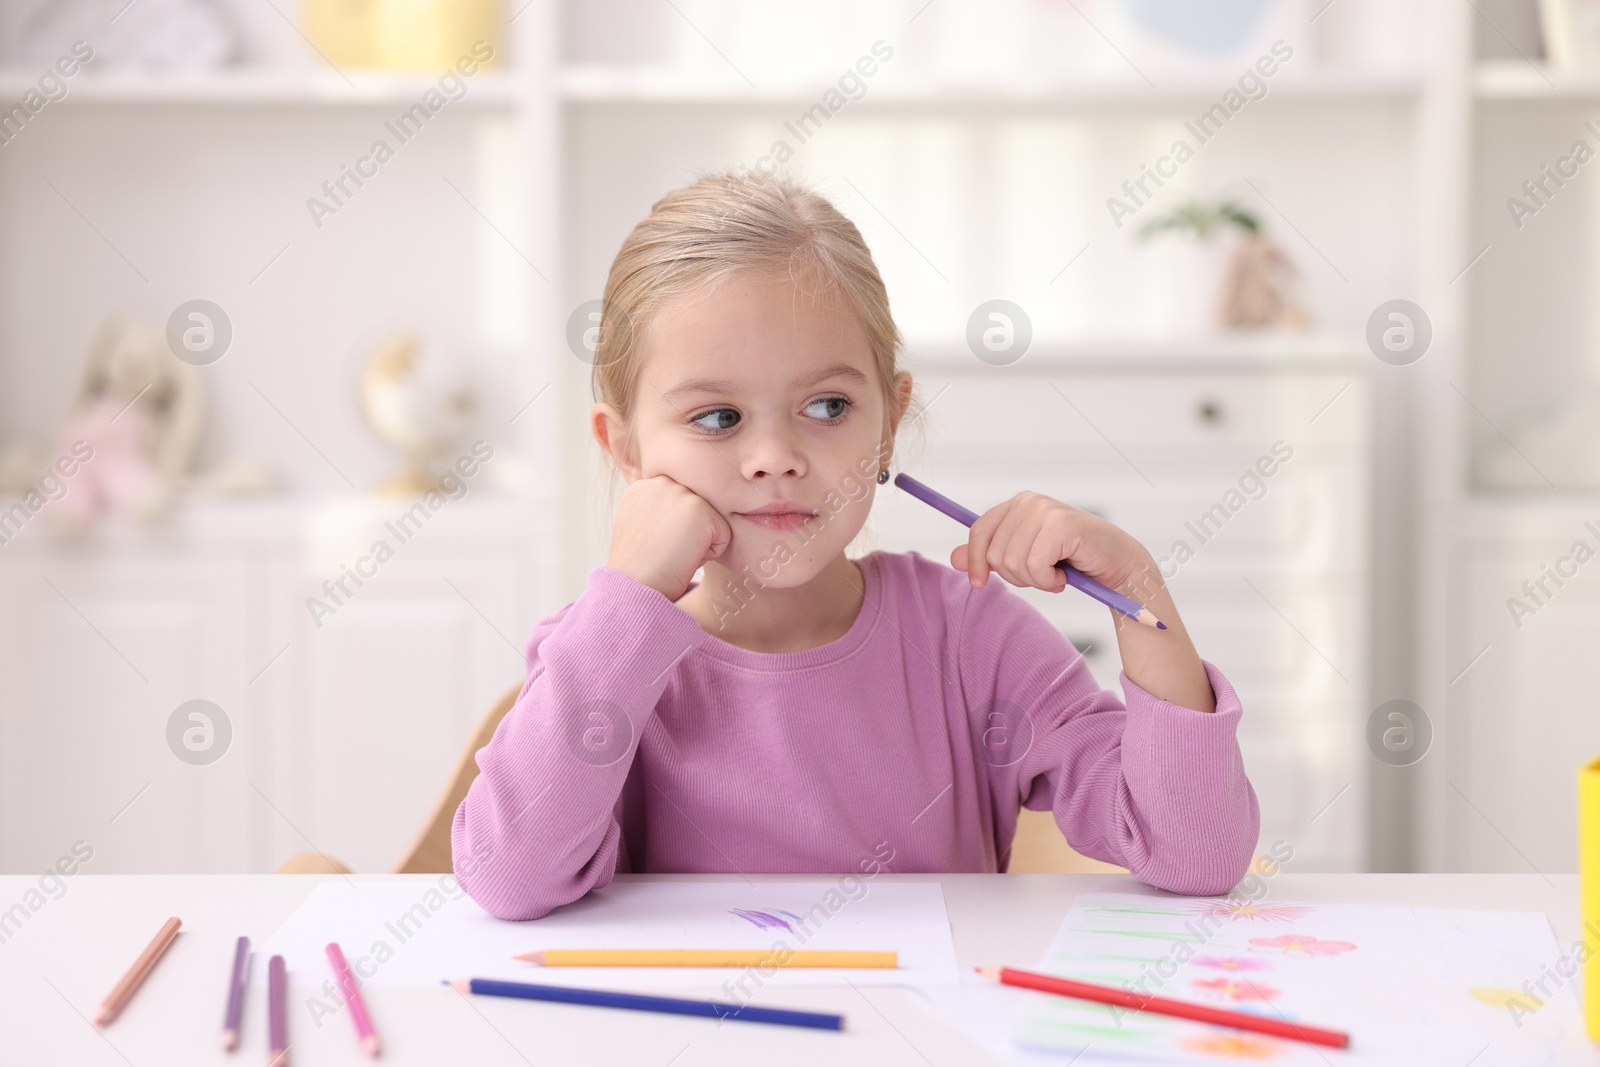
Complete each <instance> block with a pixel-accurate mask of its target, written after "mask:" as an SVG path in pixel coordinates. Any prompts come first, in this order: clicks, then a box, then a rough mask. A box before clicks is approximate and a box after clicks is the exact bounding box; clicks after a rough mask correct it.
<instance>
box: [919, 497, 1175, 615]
mask: <svg viewBox="0 0 1600 1067" xmlns="http://www.w3.org/2000/svg"><path fill="white" fill-rule="evenodd" d="M894 484H895V485H898V486H899V487H900V488H901V489H904V490H905V491H906V492H908V493H910V494H911V495H912V496H914V497H916V498H917V499H918V500H920V501H922V502H923V503H924V504H928V505H931V506H932V507H934V508H936V509H938V510H939V511H942V512H944V513H945V514H946V515H948V516H950V517H951V518H952V519H954V520H956V521H957V522H959V523H961V524H962V525H963V526H968V527H970V526H971V525H972V524H973V523H975V522H977V521H978V513H977V512H976V511H973V510H971V509H970V508H964V507H962V506H961V505H960V504H957V503H956V502H955V501H954V500H951V499H950V498H949V497H947V496H945V495H944V494H943V493H939V492H937V491H935V490H933V489H930V488H929V487H928V486H926V485H923V484H922V483H921V482H919V481H917V480H916V479H915V478H913V477H911V475H909V474H897V475H895V476H894ZM1056 566H1057V567H1060V568H1061V570H1062V571H1063V572H1064V573H1065V574H1066V576H1067V584H1068V585H1070V586H1072V588H1074V589H1076V590H1078V591H1079V592H1081V593H1086V594H1088V595H1089V596H1092V597H1094V598H1095V599H1096V600H1098V601H1100V603H1102V604H1104V605H1105V606H1106V607H1108V608H1110V609H1111V610H1112V611H1117V612H1121V613H1122V614H1123V615H1126V616H1127V617H1128V618H1130V619H1133V620H1134V621H1135V622H1142V623H1144V624H1145V625H1146V626H1154V627H1155V628H1156V629H1158V630H1165V629H1166V628H1167V624H1166V623H1164V622H1162V621H1161V620H1160V619H1157V618H1156V617H1155V616H1154V615H1153V614H1151V612H1150V609H1149V608H1146V607H1145V606H1144V605H1143V604H1140V603H1139V602H1138V601H1135V600H1130V599H1129V598H1127V597H1125V596H1123V595H1122V594H1121V593H1119V592H1117V591H1116V590H1115V589H1112V588H1110V587H1108V586H1105V585H1102V584H1101V583H1099V582H1097V581H1095V580H1094V579H1093V578H1091V577H1089V576H1088V575H1087V574H1084V573H1083V572H1082V571H1080V570H1078V568H1076V567H1073V566H1071V565H1069V564H1068V563H1067V561H1066V560H1064V559H1063V560H1058V561H1057V562H1056Z"/></svg>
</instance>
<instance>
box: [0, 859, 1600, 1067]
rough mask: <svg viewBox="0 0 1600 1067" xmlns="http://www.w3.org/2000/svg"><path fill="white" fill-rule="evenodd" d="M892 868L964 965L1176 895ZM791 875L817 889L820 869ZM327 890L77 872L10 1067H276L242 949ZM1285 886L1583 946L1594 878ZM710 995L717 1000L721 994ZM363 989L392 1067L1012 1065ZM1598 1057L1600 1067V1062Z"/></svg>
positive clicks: (297, 1024) (302, 995) (2, 1047)
mask: <svg viewBox="0 0 1600 1067" xmlns="http://www.w3.org/2000/svg"><path fill="white" fill-rule="evenodd" d="M755 877H757V878H758V879H759V877H760V876H755ZM878 877H879V878H880V879H883V880H885V881H937V882H941V883H942V884H943V886H944V893H945V902H946V906H947V907H948V909H949V913H950V927H951V932H952V934H953V935H954V938H955V949H956V958H957V961H958V962H959V963H960V965H961V966H962V967H963V968H966V967H974V966H979V965H984V964H1011V965H1015V966H1027V965H1029V964H1032V963H1034V962H1036V961H1037V960H1038V959H1039V958H1040V956H1041V955H1042V954H1043V953H1044V950H1045V947H1046V946H1047V945H1048V943H1049V941H1050V939H1051V938H1052V937H1053V936H1054V935H1055V932H1056V930H1057V928H1058V927H1059V926H1060V924H1061V920H1062V918H1063V917H1064V916H1065V914H1066V912H1067V909H1068V907H1069V906H1070V905H1071V903H1072V899H1073V896H1074V894H1076V893H1078V892H1124V893H1148V894H1152V895H1154V894H1158V893H1159V891H1158V890H1154V889H1151V888H1150V887H1148V886H1144V885H1142V884H1141V883H1139V882H1137V881H1135V880H1134V879H1133V878H1131V877H1129V876H1126V875H1116V874H1080V875H1053V874H1002V875H984V874H955V875H914V874H913V875H888V874H885V875H879V876H878ZM369 878H382V879H384V880H395V879H407V880H412V881H416V882H418V883H419V884H420V883H423V882H428V881H432V880H435V879H436V878H437V876H435V875H412V876H397V875H390V876H357V880H368V879H369ZM624 879H626V880H637V881H667V880H685V879H701V880H717V881H724V880H726V876H725V875H634V876H621V877H620V878H619V879H618V880H619V881H621V880H624ZM781 879H782V880H784V881H801V880H812V879H807V878H806V876H804V875H782V876H781ZM326 880H327V877H324V876H320V875H287V876H286V875H238V876H228V875H170V876H168V875H154V876H150V875H76V876H74V877H72V878H69V879H66V886H67V890H66V892H65V894H64V895H62V896H61V897H60V898H59V899H56V900H46V901H45V902H44V904H43V906H42V907H39V908H38V909H37V911H34V912H32V913H31V914H30V915H29V916H28V917H27V918H26V920H25V921H22V922H21V925H20V928H19V927H18V926H17V925H16V923H17V914H16V912H15V910H14V909H12V911H11V912H10V914H11V919H10V920H9V921H8V920H6V918H5V915H6V914H7V913H6V912H5V911H4V910H0V938H4V940H3V941H0V1005H4V1010H3V1012H0V1019H3V1020H4V1021H3V1023H0V1063H6V1064H11V1063H52V1064H75V1065H76V1064H85V1065H93V1064H107V1065H115V1064H119V1063H127V1064H131V1065H135V1067H144V1065H146V1064H150V1065H182V1064H213V1063H214V1064H239V1063H247V1064H261V1063H264V1062H265V1061H266V1053H265V1049H266V1036H265V1014H266V1013H265V1011H264V1010H261V1008H260V1007H259V1006H258V1005H257V1004H255V1003H254V1002H252V1003H251V1005H250V1008H249V1009H247V1010H246V1012H245V1019H244V1027H243V1031H242V1039H241V1042H240V1048H239V1050H238V1051H237V1052H235V1053H233V1054H231V1055H230V1054H227V1053H224V1052H222V1051H221V1050H220V1049H219V1048H218V1046H217V1033H218V1031H219V1030H220V1029H221V1022H222V1013H223V1007H224V1001H225V998H226V990H225V988H224V987H225V985H226V979H227V971H228V967H229V964H230V962H231V960H232V958H233V947H234V942H235V940H236V939H237V938H238V937H239V936H240V935H241V934H243V935H247V936H249V938H250V939H251V942H252V943H253V944H255V945H257V946H259V945H260V944H261V943H262V942H264V941H265V940H266V938H267V936H268V935H269V934H271V933H272V932H273V931H274V930H275V929H276V928H277V927H278V925H279V924H280V923H282V922H283V921H284V920H285V919H286V918H288V917H289V915H290V914H291V913H292V912H293V911H294V910H295V908H296V907H297V906H299V904H300V902H301V901H302V900H304V899H305V897H306V895H307V894H308V893H309V892H310V891H311V888H312V886H314V885H316V884H317V883H318V882H320V881H326ZM814 880H816V881H829V880H836V876H829V875H823V876H816V878H815V879H814ZM37 886H38V879H37V878H33V877H27V876H10V875H8V876H3V877H0V909H11V908H12V905H13V904H15V903H18V902H23V901H24V900H25V894H27V893H28V891H29V890H30V889H36V888H37ZM1269 893H1270V897H1271V899H1273V900H1277V901H1290V900H1297V901H1301V900H1303V901H1310V902H1326V903H1333V902H1346V903H1366V904H1395V905H1409V906H1413V907H1441V908H1489V909H1498V910H1507V911H1542V912H1544V914H1545V915H1546V916H1547V917H1548V918H1549V919H1550V922H1551V924H1552V925H1553V926H1554V928H1555V932H1556V935H1557V936H1558V937H1559V938H1560V939H1561V940H1562V941H1563V942H1568V943H1570V942H1572V941H1575V940H1576V939H1577V938H1578V933H1579V928H1580V923H1579V917H1578V879H1577V876H1576V875H1571V874H1555V875H1550V876H1548V877H1546V876H1544V875H1538V874H1527V875H1523V874H1426V875H1403V874H1354V875H1339V874H1289V873H1283V874H1279V875H1277V876H1276V877H1274V878H1272V879H1270V891H1269ZM38 899H39V898H32V899H31V901H30V902H29V903H36V902H37V901H38ZM23 910H24V911H26V910H28V905H27V904H25V905H24V908H23ZM170 915H177V916H179V917H181V918H182V919H183V932H182V934H181V935H180V936H179V938H178V940H177V941H176V942H175V943H174V944H173V946H172V948H171V949H170V950H169V951H168V953H167V956H166V958H164V959H163V960H162V961H161V963H160V964H159V965H158V966H157V967H156V969H155V971H154V973H152V974H151V976H150V978H149V979H148V980H147V981H146V983H145V985H144V987H143V988H142V989H140V990H139V992H138V993H137V994H136V995H135V996H134V998H133V1000H132V1002H131V1003H130V1004H129V1005H128V1007H127V1008H126V1010H125V1011H124V1012H123V1013H122V1015H121V1017H120V1018H118V1019H117V1020H116V1021H115V1022H113V1023H112V1024H111V1025H110V1026H108V1027H106V1028H105V1029H104V1030H96V1029H95V1028H94V1027H93V1026H92V1025H90V1023H89V1022H88V1018H89V1016H90V1015H91V1014H92V1013H93V1010H94V1008H95V1007H96V1006H97V1005H98V1004H99V1003H100V1001H101V1000H102V999H103V998H104V996H105V994H106V993H107V992H108V991H109V990H110V988H111V987H112V985H114V984H115V983H116V981H117V979H118V978H119V977H121V975H122V972H123V971H124V970H125V969H126V968H127V966H128V964H129V963H130V962H132V960H133V959H134V957H135V956H137V955H138V953H139V951H140V949H142V948H143V947H144V945H145V944H146V942H148V940H149V939H150V937H151V936H152V935H153V934H154V933H155V931H156V930H157V929H158V928H159V927H160V926H161V923H162V922H163V921H164V920H165V919H166V918H167V917H168V916H170ZM316 992H317V990H316V989H314V988H312V987H311V986H309V985H308V986H306V987H304V988H302V987H299V986H294V987H292V988H291V989H290V1005H291V1012H290V1020H291V1022H290V1026H291V1030H290V1035H289V1036H290V1041H291V1046H292V1052H291V1064H292V1065H294V1067H299V1065H311V1064H333V1063H344V1064H355V1063H366V1062H372V1061H369V1060H365V1059H363V1058H362V1057H361V1056H360V1055H359V1054H358V1052H357V1049H356V1043H355V1035H354V1030H353V1028H352V1027H351V1025H350V1022H349V1020H348V1019H346V1018H341V1017H334V1018H330V1019H327V1020H324V1025H323V1026H322V1027H321V1028H320V1029H317V1028H314V1027H313V1026H312V1025H311V1024H310V1023H309V1022H307V1021H306V1018H307V1016H306V1014H305V1013H304V1012H303V1011H301V1012H297V1011H295V1010H293V1009H294V1008H295V1007H297V1006H298V1005H300V1004H301V1002H303V1001H304V1000H305V999H306V998H308V997H309V996H311V995H312V994H314V993H316ZM667 992H669V993H673V994H675V995H694V993H693V992H692V991H683V990H681V989H680V990H674V991H667ZM704 992H705V994H706V995H708V996H711V995H718V994H719V991H717V990H715V989H714V988H711V987H709V986H708V987H707V988H706V989H705V990H704ZM364 996H365V998H366V1000H367V1003H368V1006H369V1007H370V1008H371V1011H372V1015H373V1019H374V1023H375V1025H376V1026H377V1028H378V1032H379V1034H380V1035H381V1037H382V1040H383V1044H384V1053H383V1057H382V1059H381V1060H380V1061H379V1062H381V1063H388V1064H427V1065H430V1067H431V1065H437V1064H456V1063H463V1064H466V1063H470V1064H485V1065H491V1064H505V1065H512V1067H515V1065H538V1067H544V1065H546V1064H565V1063H583V1064H586V1065H589V1064H594V1065H602V1064H628V1065H630V1067H636V1065H640V1067H669V1065H670V1067H702V1065H709V1064H739V1065H740V1067H749V1065H750V1064H752V1063H759V1064H762V1065H763V1067H766V1065H779V1064H805V1065H813V1064H817V1063H824V1062H825V1063H827V1064H828V1065H829V1067H844V1065H847V1064H873V1065H883V1067H887V1065H893V1064H908V1065H914V1067H945V1065H947V1064H948V1065H951V1067H955V1065H968V1064H984V1063H995V1062H1003V1061H997V1060H995V1059H994V1058H993V1057H992V1056H990V1055H988V1054H987V1053H986V1052H985V1051H984V1050H983V1049H982V1048H980V1047H979V1046H977V1045H975V1044H974V1043H973V1042H972V1040H971V1039H969V1038H968V1037H966V1036H965V1035H964V1034H962V1033H961V1032H959V1031H957V1030H955V1029H953V1028H951V1027H949V1026H946V1025H944V1024H943V1023H941V1022H940V1021H939V1020H938V1019H937V1018H936V1017H935V1016H933V1015H932V1014H931V1012H930V1010H929V1009H928V1008H927V1007H926V1006H925V1002H924V1001H923V1000H922V998H920V997H919V996H918V995H917V994H916V993H914V992H912V991H910V990H907V989H901V988H892V987H891V988H881V987H880V988H862V989H856V988H851V987H849V986H842V987H838V988H833V987H828V988H810V989H786V990H782V991H779V992H774V993H771V994H770V995H764V996H757V997H756V998H755V1000H754V1001H753V1003H757V1004H774V1005H780V1006H784V1007H795V1008H803V1009H811V1010H817V1011H832V1012H839V1013H842V1014H843V1015H844V1016H845V1017H846V1023H845V1026H846V1029H845V1030H844V1031H843V1032H837V1033H836V1032H829V1031H809V1030H801V1029H796V1028H791V1027H778V1026H763V1025H756V1024H735V1023H729V1024H724V1025H721V1026H719V1025H718V1024H717V1023H716V1022H715V1021H713V1020H707V1019H693V1018H680V1017H676V1016H668V1015H656V1014H647V1013H643V1012H626V1011H608V1010H602V1009H596V1008H587V1007H576V1006H568V1005H559V1004H544V1003H534V1002H528V1001H513V1000H503V999H500V998H496V997H471V998H467V997H463V996H461V995H459V994H457V993H455V992H453V991H452V990H450V989H448V988H446V987H442V986H441V987H440V988H438V989H421V988H405V987H378V986H372V987H368V988H367V989H366V990H365V991H364ZM1594 1062H1595V1063H1597V1064H1600V1051H1597V1052H1596V1056H1595V1060H1594Z"/></svg>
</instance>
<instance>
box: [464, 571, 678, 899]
mask: <svg viewBox="0 0 1600 1067" xmlns="http://www.w3.org/2000/svg"><path fill="white" fill-rule="evenodd" d="M705 637H706V634H705V631H704V630H702V629H701V627H700V624H699V623H697V622H696V621H695V620H694V619H693V618H692V617H691V616H690V615H689V614H688V613H687V612H685V611H683V610H682V609H680V608H678V607H677V606H675V605H674V604H673V603H672V602H671V601H669V600H668V599H667V598H666V597H664V596H662V595H661V593H660V592H658V591H656V590H654V589H651V588H650V587H649V586H646V585H644V584H643V583H641V582H638V581H636V580H635V579H633V578H632V577H630V576H628V575H626V574H623V573H622V572H621V571H617V570H613V569H611V568H609V567H595V568H594V569H593V570H591V571H590V572H589V580H588V584H587V586H586V588H585V590H584V593H583V595H582V596H581V597H580V598H579V599H578V600H575V601H573V602H572V603H571V604H568V605H566V606H565V607H563V608H562V609H561V610H560V611H558V612H556V613H555V614H554V615H551V616H549V617H548V618H546V619H544V620H542V621H541V622H540V623H539V624H538V626H537V627H535V629H534V632H533V635H532V636H531V637H530V638H529V639H528V643H527V647H526V657H527V681H526V682H525V683H524V684H523V687H522V692H521V694H520V695H519V696H518V697H517V702H516V704H515V706H513V707H512V709H511V710H510V711H509V712H507V713H506V716H505V718H504V719H502V720H501V722H500V725H499V727H498V728H497V729H496V730H495V733H494V736H493V738H491V739H490V741H489V743H488V744H487V745H485V746H484V747H483V748H481V749H479V750H478V755H477V761H478V768H479V773H478V776H477V777H476V778H475V779H474V780H473V783H472V786H471V788H470V789H469V790H468V791H467V795H466V798H465V799H464V800H462V802H461V806H460V807H459V808H457V809H456V813H455V820H454V822H453V823H452V825H451V834H450V841H451V850H452V853H453V859H454V866H455V872H456V877H457V880H458V881H459V883H460V885H461V887H462V888H463V889H465V890H466V892H467V893H468V894H469V895H470V896H471V897H472V898H473V899H474V900H476V901H477V902H478V903H479V904H481V905H482V906H483V907H484V909H485V910H486V911H488V912H489V913H490V914H492V915H495V916H497V917H499V918H502V919H537V918H539V917H541V916H543V915H546V914H548V913H549V912H550V911H551V910H552V909H554V908H556V907H558V906H560V905H562V904H567V903H570V902H572V901H574V900H576V899H578V898H579V897H581V896H583V894H585V893H587V892H588V891H589V890H590V889H593V888H595V887H597V886H604V885H607V884H609V883H610V881H611V878H612V876H613V875H614V874H615V872H616V868H617V856H618V851H619V848H620V847H621V843H622V828H621V825H620V824H619V823H618V821H617V818H616V808H617V805H618V798H619V797H620V795H621V793H622V788H623V784H624V782H625V780H626V779H627V776H628V770H629V768H630V766H631V765H632V763H633V758H634V753H635V752H636V751H637V749H638V746H639V741H640V738H641V737H642V735H643V734H644V731H645V730H647V729H649V728H650V727H651V725H652V724H653V721H654V713H655V707H656V704H657V702H658V701H659V700H660V699H661V695H662V692H663V690H664V689H665V688H666V686H667V684H668V682H669V679H670V677H671V674H672V670H673V668H674V666H675V665H676V664H677V663H678V661H680V660H681V659H682V658H683V657H684V656H685V655H686V654H687V653H688V652H689V651H690V650H692V649H693V648H695V647H696V646H698V645H699V644H700V643H701V642H702V641H703V640H704V639H705Z"/></svg>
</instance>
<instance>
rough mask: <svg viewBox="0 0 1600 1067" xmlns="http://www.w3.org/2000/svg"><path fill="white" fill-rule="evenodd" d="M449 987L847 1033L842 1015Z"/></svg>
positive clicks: (489, 982) (488, 984) (531, 989)
mask: <svg viewBox="0 0 1600 1067" xmlns="http://www.w3.org/2000/svg"><path fill="white" fill-rule="evenodd" d="M448 984H449V985H452V986H454V987H455V988H456V989H458V990H460V991H461V992H463V993H476V994H478V995H480V996H490V997H519V998H521V999H523V1000H550V1001H555V1002H556V1003H559V1004H589V1005H593V1006H594V1007H598V1008H628V1009H631V1010H633V1011H659V1012H665V1013H666V1014H668V1015H701V1016H705V1017H706V1018H710V1019H731V1020H733V1021H734V1022H745V1023H775V1024H777V1025H779V1026H808V1027H811V1028H812V1029H815V1030H842V1029H844V1016H843V1015H828V1014H825V1013H823V1012H815V1011H792V1010H789V1009H786V1008H756V1007H752V1006H750V1005H748V1004H727V1003H724V1002H722V1001H717V1000H684V999H681V998H679V997H655V996H647V995H645V994H642V993H614V992H612V991H610V990H606V989H574V988H573V987H571V986H560V985H533V984H532V983H529V982H502V981H498V980H496V979H493V978H458V979H456V980H455V981H453V982H449V983H448Z"/></svg>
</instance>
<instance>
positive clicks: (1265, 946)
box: [1250, 934, 1356, 956]
mask: <svg viewBox="0 0 1600 1067" xmlns="http://www.w3.org/2000/svg"><path fill="white" fill-rule="evenodd" d="M1250 943H1251V944H1252V945H1255V946H1257V950H1258V951H1261V950H1265V951H1268V952H1281V953H1283V954H1284V955H1285V956H1337V955H1339V953H1341V952H1353V951H1354V950H1355V947H1356V946H1355V945H1354V944H1352V943H1351V942H1349V941H1323V940H1321V939H1319V938H1315V937H1310V936H1308V935H1306V934H1280V935H1279V936H1277V937H1252V938H1251V939H1250Z"/></svg>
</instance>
